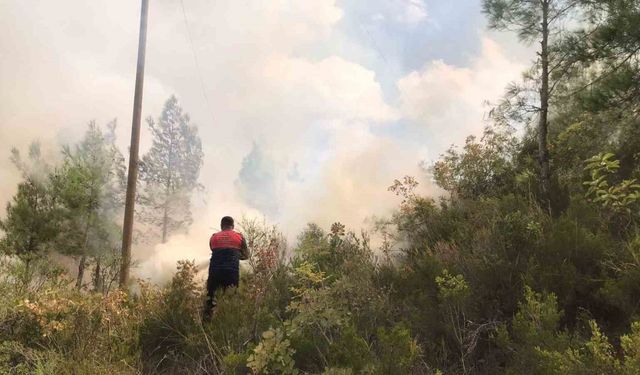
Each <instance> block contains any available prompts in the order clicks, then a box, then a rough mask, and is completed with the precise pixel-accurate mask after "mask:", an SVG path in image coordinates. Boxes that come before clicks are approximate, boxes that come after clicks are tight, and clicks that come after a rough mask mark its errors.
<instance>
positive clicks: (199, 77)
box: [180, 0, 215, 123]
mask: <svg viewBox="0 0 640 375" xmlns="http://www.w3.org/2000/svg"><path fill="white" fill-rule="evenodd" d="M180 7H181V8H182V16H183V19H184V26H185V28H186V29H187V37H188V39H189V46H190V47H191V53H192V54H193V61H194V63H195V65H196V71H197V74H198V80H199V81H200V89H201V90H202V96H203V97H204V101H205V104H206V106H207V109H206V111H207V113H208V114H209V116H211V122H212V123H214V122H215V117H214V116H213V113H212V112H211V108H212V107H211V103H210V102H209V96H208V95H207V90H206V88H205V86H204V80H203V79H202V71H201V69H200V60H199V59H198V54H197V53H196V49H195V47H194V44H193V37H192V36H191V29H190V28H189V21H188V19H187V12H186V10H185V7H184V0H180Z"/></svg>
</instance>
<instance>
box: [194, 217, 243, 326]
mask: <svg viewBox="0 0 640 375" xmlns="http://www.w3.org/2000/svg"><path fill="white" fill-rule="evenodd" d="M220 227H221V229H222V231H220V232H217V233H215V234H213V235H212V236H211V238H210V239H209V248H210V249H211V261H210V263H209V278H208V279H207V301H206V304H205V308H204V319H205V320H208V319H209V318H211V314H212V310H213V307H214V306H215V304H216V303H215V293H216V290H218V289H223V290H224V289H226V288H228V287H230V286H233V287H237V286H238V284H239V283H240V260H241V259H248V258H249V250H248V248H247V242H246V241H245V239H244V237H243V236H242V234H240V233H238V232H235V231H234V230H233V228H234V222H233V218H231V217H229V216H225V217H223V218H222V221H221V223H220Z"/></svg>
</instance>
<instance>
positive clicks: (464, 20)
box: [0, 0, 534, 273]
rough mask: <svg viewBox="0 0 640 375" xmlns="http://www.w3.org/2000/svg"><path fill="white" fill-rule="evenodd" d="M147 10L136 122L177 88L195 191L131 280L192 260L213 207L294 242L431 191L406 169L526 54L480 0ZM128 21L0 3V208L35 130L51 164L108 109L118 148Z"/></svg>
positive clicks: (417, 172) (145, 143)
mask: <svg viewBox="0 0 640 375" xmlns="http://www.w3.org/2000/svg"><path fill="white" fill-rule="evenodd" d="M150 3H151V4H150V13H149V26H148V40H147V43H148V44H147V65H146V75H145V86H144V101H143V117H145V118H146V117H148V116H153V117H157V116H158V115H159V113H160V111H161V109H162V105H163V103H164V101H166V100H167V99H168V98H169V96H170V95H172V94H175V95H176V96H177V97H178V99H179V101H180V104H181V105H182V107H183V108H184V110H185V111H187V112H188V113H190V114H191V117H192V120H193V122H194V123H195V124H197V125H198V129H199V134H200V137H201V138H202V142H203V148H204V153H205V161H204V165H203V168H202V172H201V182H202V183H203V184H204V186H205V187H206V190H205V191H204V192H203V193H201V194H198V196H197V197H196V199H195V201H194V203H195V207H194V216H195V219H196V220H195V222H194V225H193V226H192V228H191V229H190V232H189V233H188V234H181V235H176V236H174V237H172V238H171V239H170V241H169V243H168V244H166V245H162V246H158V247H157V248H155V249H154V250H153V252H152V253H151V254H152V255H154V256H152V257H151V258H149V259H146V258H147V255H148V254H147V255H145V256H144V258H145V259H141V261H142V266H141V270H142V271H140V272H143V273H145V272H147V273H153V272H155V271H154V270H157V269H161V268H163V267H172V266H173V265H174V264H175V260H177V259H181V258H184V257H186V258H198V259H202V258H203V257H204V258H205V259H206V257H207V256H208V253H207V252H208V250H207V249H206V245H203V244H205V243H206V241H207V240H208V237H209V235H210V233H211V232H212V231H213V230H215V229H216V228H217V226H218V221H219V218H220V217H222V216H223V215H232V216H235V217H241V216H242V215H246V216H249V217H264V218H265V219H266V220H267V221H268V222H270V223H274V224H276V225H278V227H279V228H280V229H281V230H282V231H283V232H284V233H285V234H286V235H287V236H288V237H289V238H290V239H293V238H295V234H296V233H298V232H299V231H300V230H301V229H302V228H303V227H304V226H305V225H306V223H308V222H316V223H318V224H320V225H322V226H324V227H328V226H329V225H330V224H331V223H332V222H335V221H340V222H343V223H344V224H346V225H347V226H348V227H350V228H352V229H354V230H358V229H360V228H364V227H366V226H367V222H369V220H370V218H371V217H374V216H377V217H383V216H385V215H389V214H390V213H391V212H392V210H393V209H394V208H395V207H397V205H398V199H396V198H395V197H394V196H393V194H391V193H390V192H388V191H387V187H388V186H390V185H391V184H392V183H393V180H394V179H396V178H401V177H403V176H404V175H412V176H415V177H417V178H418V180H419V181H420V182H421V185H420V192H421V193H423V194H433V195H435V194H438V191H437V189H436V188H435V187H434V186H433V185H432V183H431V182H430V179H429V176H428V175H427V174H426V173H425V171H424V170H423V169H421V167H420V163H421V162H423V161H426V162H427V163H429V162H431V161H433V160H435V159H437V157H438V155H439V154H441V153H442V152H443V151H445V150H446V148H448V147H449V146H450V145H451V144H461V143H462V142H463V141H464V138H465V137H466V136H467V135H469V134H479V133H480V132H481V130H482V128H483V126H484V125H485V124H486V122H485V120H486V114H487V112H488V110H489V106H488V105H487V104H486V103H487V102H491V101H495V100H497V99H499V98H500V96H501V95H502V93H503V92H504V88H505V86H506V85H507V84H508V83H509V82H511V81H514V80H518V79H519V77H520V75H521V72H522V71H523V70H524V69H525V68H526V67H527V66H528V65H529V64H530V63H531V61H532V59H533V57H534V55H533V53H531V51H530V49H529V48H527V47H526V46H521V45H519V44H518V43H517V41H516V40H515V38H514V37H513V36H512V35H508V34H502V33H495V32H490V31H488V30H487V27H486V21H485V19H484V16H483V15H482V13H481V0H453V1H442V0H366V1H365V0H304V1H303V0H182V1H180V0H151V1H150ZM139 17H140V4H139V2H138V1H132V0H110V1H100V0H94V1H86V0H59V1H36V0H0V24H2V25H3V27H2V33H0V51H2V58H1V59H0V139H1V140H2V145H3V147H0V181H2V183H1V184H0V204H2V205H4V204H6V202H7V201H8V200H9V199H10V197H11V196H12V194H13V193H14V192H15V189H16V184H17V183H18V181H19V178H20V176H19V174H18V173H17V171H16V170H15V168H14V167H13V166H12V165H11V163H10V162H9V152H10V149H11V147H13V146H15V147H18V148H19V149H22V150H26V148H27V145H28V144H29V143H30V142H31V141H34V140H38V141H40V142H41V143H42V145H43V148H44V149H45V151H46V152H47V155H48V157H50V158H51V160H55V158H56V157H58V155H59V149H60V146H61V145H63V144H69V143H72V142H74V141H76V140H78V139H79V138H80V137H81V136H82V134H83V132H84V131H85V130H86V126H87V123H88V122H89V121H92V120H95V121H96V122H97V123H98V124H106V123H108V122H109V121H111V120H112V119H114V118H115V119H117V121H118V130H117V134H118V143H119V145H120V146H121V149H122V150H123V151H126V150H128V142H129V135H130V126H131V112H132V105H133V89H134V80H135V66H136V53H137V42H138V26H139ZM143 127H144V124H143ZM149 145H150V139H149V133H148V130H147V129H146V128H145V129H143V133H142V141H141V147H142V149H141V151H142V153H144V151H145V150H146V149H147V148H148V147H149ZM0 215H1V214H0ZM202 246H204V250H203V248H202ZM135 256H136V253H135V249H134V257H135ZM140 257H142V255H140Z"/></svg>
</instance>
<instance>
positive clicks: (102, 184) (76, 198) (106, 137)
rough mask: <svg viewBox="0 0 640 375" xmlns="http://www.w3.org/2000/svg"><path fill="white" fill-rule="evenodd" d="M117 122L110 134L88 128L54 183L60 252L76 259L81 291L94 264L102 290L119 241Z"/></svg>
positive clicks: (121, 160) (120, 188)
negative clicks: (106, 264) (104, 267)
mask: <svg viewBox="0 0 640 375" xmlns="http://www.w3.org/2000/svg"><path fill="white" fill-rule="evenodd" d="M114 142H115V122H113V123H111V124H109V126H108V130H107V132H106V133H103V131H102V130H101V129H100V128H99V127H98V126H96V125H95V123H93V122H92V123H90V124H89V128H88V129H87V132H86V133H85V136H84V138H83V139H82V140H81V141H80V143H79V144H77V145H76V146H75V147H73V148H72V147H69V146H65V147H64V148H63V156H64V161H63V164H62V166H61V167H59V168H57V169H56V171H55V173H53V175H52V177H51V180H52V185H53V187H54V194H55V197H56V200H57V201H58V202H59V205H60V208H61V210H62V212H63V213H64V220H63V222H62V223H61V226H60V231H61V233H64V235H62V236H61V237H60V238H59V241H58V247H59V248H60V250H61V251H62V252H63V253H66V254H68V255H72V256H76V257H78V259H79V262H78V274H77V278H76V287H77V288H78V289H79V288H81V287H82V282H83V279H84V273H85V268H86V267H87V264H88V261H89V260H90V259H95V261H96V275H97V277H96V275H94V284H95V285H94V286H95V287H96V288H97V289H99V288H100V287H101V284H102V283H101V277H100V275H101V272H102V271H101V262H102V259H103V258H104V257H106V256H107V255H108V254H110V253H111V252H113V249H114V248H117V246H116V245H115V244H116V243H117V239H118V237H119V232H118V230H119V229H117V228H118V227H117V226H116V225H115V220H116V217H117V215H116V213H117V212H118V210H120V209H121V207H122V193H123V191H124V158H123V157H122V154H121V153H120V151H119V150H118V149H117V147H116V146H115V143H114Z"/></svg>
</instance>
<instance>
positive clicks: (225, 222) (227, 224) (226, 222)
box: [220, 216, 233, 229]
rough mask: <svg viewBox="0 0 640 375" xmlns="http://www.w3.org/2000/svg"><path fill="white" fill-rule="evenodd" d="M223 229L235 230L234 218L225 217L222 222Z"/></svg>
mask: <svg viewBox="0 0 640 375" xmlns="http://www.w3.org/2000/svg"><path fill="white" fill-rule="evenodd" d="M220 227H221V228H223V229H224V228H233V218H232V217H231V216H225V217H223V218H222V220H220Z"/></svg>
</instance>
